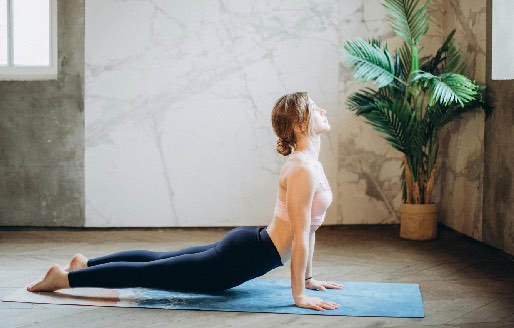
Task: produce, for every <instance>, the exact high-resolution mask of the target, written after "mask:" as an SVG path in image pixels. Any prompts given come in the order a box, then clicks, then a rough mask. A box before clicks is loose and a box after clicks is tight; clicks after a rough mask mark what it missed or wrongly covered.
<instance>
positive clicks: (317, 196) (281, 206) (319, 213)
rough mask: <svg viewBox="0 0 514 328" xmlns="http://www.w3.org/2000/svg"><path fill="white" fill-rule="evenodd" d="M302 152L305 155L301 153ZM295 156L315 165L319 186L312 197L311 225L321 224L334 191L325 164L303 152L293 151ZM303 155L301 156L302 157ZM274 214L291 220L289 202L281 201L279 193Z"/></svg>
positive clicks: (285, 219) (292, 154)
mask: <svg viewBox="0 0 514 328" xmlns="http://www.w3.org/2000/svg"><path fill="white" fill-rule="evenodd" d="M299 154H302V155H303V156H301V155H299ZM289 156H293V158H295V157H296V158H298V159H301V157H303V160H305V161H308V162H310V163H312V164H313V165H314V167H315V168H316V172H317V173H318V174H317V180H318V186H317V187H316V190H315V191H314V196H313V198H312V207H311V225H321V224H322V223H323V220H325V214H326V212H327V208H328V207H329V206H330V203H332V191H331V190H330V185H329V184H328V180H327V177H326V176H325V173H324V171H323V166H321V163H320V162H318V161H315V160H312V159H309V158H307V156H306V155H305V154H303V153H301V152H298V151H293V152H292V153H291V155H289ZM300 156H301V157H300ZM274 215H276V216H277V217H278V218H280V219H282V220H284V221H287V222H289V214H288V212H287V204H286V202H284V201H281V200H280V199H279V198H278V195H277V202H276V204H275V211H274Z"/></svg>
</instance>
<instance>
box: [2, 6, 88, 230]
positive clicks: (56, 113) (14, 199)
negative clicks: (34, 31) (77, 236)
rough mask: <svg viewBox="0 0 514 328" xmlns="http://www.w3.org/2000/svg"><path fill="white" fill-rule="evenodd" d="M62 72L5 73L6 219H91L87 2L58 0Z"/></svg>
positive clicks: (18, 222)
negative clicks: (51, 75)
mask: <svg viewBox="0 0 514 328" xmlns="http://www.w3.org/2000/svg"><path fill="white" fill-rule="evenodd" d="M58 31H59V37H58V38H59V39H58V40H59V55H58V56H59V59H58V60H59V77H58V79H57V80H52V81H0V106H1V111H0V179H1V180H0V181H1V184H0V226H1V225H4V226H27V225H28V226H83V225H84V2H83V1H78V0H74V1H58Z"/></svg>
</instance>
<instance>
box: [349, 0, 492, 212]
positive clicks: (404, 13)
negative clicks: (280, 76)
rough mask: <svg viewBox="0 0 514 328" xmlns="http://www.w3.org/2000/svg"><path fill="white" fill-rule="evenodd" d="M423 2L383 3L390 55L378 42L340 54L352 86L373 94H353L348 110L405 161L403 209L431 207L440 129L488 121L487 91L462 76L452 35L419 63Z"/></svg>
mask: <svg viewBox="0 0 514 328" xmlns="http://www.w3.org/2000/svg"><path fill="white" fill-rule="evenodd" d="M428 2H429V0H426V1H425V2H424V3H422V4H421V5H420V0H384V1H383V5H384V7H385V9H386V10H387V12H388V22H389V24H390V25H391V27H392V29H393V30H394V32H395V33H396V34H397V35H398V36H400V38H401V39H402V40H403V43H402V45H401V46H400V47H399V48H398V49H396V50H395V51H394V52H393V53H392V54H391V53H390V52H389V51H388V49H387V45H382V42H381V41H379V40H377V39H375V38H371V39H369V40H364V39H362V38H358V39H356V40H355V41H351V40H350V41H347V42H346V44H345V45H344V48H343V52H344V53H345V56H346V59H347V62H348V63H349V65H350V67H351V68H352V70H353V71H354V76H355V78H356V79H357V80H360V81H361V82H373V83H374V84H375V85H376V86H377V87H378V89H373V88H364V89H362V90H360V91H358V92H356V93H354V94H352V95H351V96H350V97H349V98H348V100H347V104H346V105H347V108H348V109H350V110H352V111H354V112H355V113H356V115H358V116H363V117H364V118H365V119H366V121H367V123H369V124H371V125H372V126H373V128H374V129H376V130H377V131H379V132H381V133H383V134H384V138H385V139H386V140H387V142H388V143H389V144H390V145H391V146H392V147H394V148H395V149H397V150H398V151H400V152H402V153H403V154H404V155H405V156H404V159H403V164H402V167H403V172H402V177H401V182H402V195H403V202H404V203H408V204H429V203H430V202H431V201H430V198H431V194H432V190H433V187H434V183H435V176H436V173H437V152H438V148H439V134H440V132H441V129H442V128H443V127H444V126H445V125H446V124H448V123H449V122H451V121H453V120H455V119H457V118H459V117H461V116H462V115H463V114H465V113H468V112H472V111H476V110H480V109H483V110H484V112H485V114H486V118H487V117H489V116H490V115H491V113H492V107H491V106H489V105H488V103H487V101H486V99H485V95H484V89H485V87H484V86H480V85H479V84H477V83H476V82H475V81H471V80H470V79H468V78H467V77H466V76H464V72H465V69H466V66H465V64H464V63H461V58H460V53H459V48H458V46H457V45H456V44H455V43H454V39H453V37H454V34H455V30H453V31H452V32H451V33H450V34H449V35H448V37H447V38H446V40H445V41H444V43H443V44H442V46H441V47H440V48H439V50H438V51H437V52H436V54H435V55H432V56H425V57H421V58H420V56H419V53H420V52H421V51H422V48H421V47H420V41H421V39H422V38H423V36H425V34H426V33H427V31H428V23H429V18H428V8H427V5H428Z"/></svg>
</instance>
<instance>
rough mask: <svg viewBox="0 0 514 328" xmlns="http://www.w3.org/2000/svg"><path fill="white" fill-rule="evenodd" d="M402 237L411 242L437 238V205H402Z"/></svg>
mask: <svg viewBox="0 0 514 328" xmlns="http://www.w3.org/2000/svg"><path fill="white" fill-rule="evenodd" d="M400 237H401V238H404V239H409V240H432V239H435V238H436V237H437V204H434V203H431V204H402V206H401V208H400Z"/></svg>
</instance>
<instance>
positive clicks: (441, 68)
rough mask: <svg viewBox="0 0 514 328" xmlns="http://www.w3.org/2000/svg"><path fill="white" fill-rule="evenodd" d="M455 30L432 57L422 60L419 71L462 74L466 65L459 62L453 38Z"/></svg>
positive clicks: (457, 49) (458, 52) (457, 48)
mask: <svg viewBox="0 0 514 328" xmlns="http://www.w3.org/2000/svg"><path fill="white" fill-rule="evenodd" d="M454 35H455V29H454V30H452V31H451V32H450V34H449V35H448V37H447V38H446V40H445V41H444V43H443V45H442V46H441V47H440V48H439V49H438V50H437V52H436V54H435V55H434V56H431V57H428V59H427V60H423V64H422V65H421V67H420V68H421V70H423V71H425V72H429V73H432V74H433V75H439V74H441V73H447V72H453V73H458V74H464V71H465V70H466V63H465V62H461V55H460V51H459V47H458V45H457V44H455V43H454V39H453V36H454Z"/></svg>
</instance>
